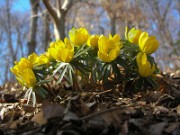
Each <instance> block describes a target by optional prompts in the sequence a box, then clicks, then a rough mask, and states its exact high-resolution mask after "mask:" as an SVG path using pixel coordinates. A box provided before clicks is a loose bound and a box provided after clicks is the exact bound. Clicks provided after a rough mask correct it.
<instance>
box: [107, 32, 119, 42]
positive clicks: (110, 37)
mask: <svg viewBox="0 0 180 135" xmlns="http://www.w3.org/2000/svg"><path fill="white" fill-rule="evenodd" d="M109 39H110V40H113V41H114V42H115V43H118V42H120V35H118V34H115V35H114V36H112V35H111V34H109Z"/></svg>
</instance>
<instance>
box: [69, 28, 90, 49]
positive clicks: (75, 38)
mask: <svg viewBox="0 0 180 135" xmlns="http://www.w3.org/2000/svg"><path fill="white" fill-rule="evenodd" d="M69 38H70V40H71V42H72V43H73V44H74V45H75V46H82V45H84V44H86V42H87V40H88V38H89V33H88V31H87V29H85V28H79V29H76V28H72V29H71V30H70V31H69Z"/></svg>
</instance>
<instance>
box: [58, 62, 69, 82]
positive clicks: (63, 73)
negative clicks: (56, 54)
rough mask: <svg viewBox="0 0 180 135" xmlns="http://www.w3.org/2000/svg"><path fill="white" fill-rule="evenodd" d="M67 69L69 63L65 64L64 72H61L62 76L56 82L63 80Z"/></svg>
mask: <svg viewBox="0 0 180 135" xmlns="http://www.w3.org/2000/svg"><path fill="white" fill-rule="evenodd" d="M67 69H68V65H65V67H64V69H62V72H60V76H59V78H58V80H57V82H56V83H60V82H61V81H62V79H63V77H64V75H65V73H66V71H67Z"/></svg>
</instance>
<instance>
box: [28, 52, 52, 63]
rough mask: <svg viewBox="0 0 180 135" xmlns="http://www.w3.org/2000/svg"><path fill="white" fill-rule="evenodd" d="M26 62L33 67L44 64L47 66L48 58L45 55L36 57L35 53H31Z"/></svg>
mask: <svg viewBox="0 0 180 135" xmlns="http://www.w3.org/2000/svg"><path fill="white" fill-rule="evenodd" d="M28 60H29V61H30V62H31V63H32V64H33V66H39V65H44V64H49V62H50V61H49V58H48V56H46V54H41V55H40V56H38V55H37V54H36V53H32V54H30V55H29V56H28Z"/></svg>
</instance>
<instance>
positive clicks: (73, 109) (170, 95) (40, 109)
mask: <svg viewBox="0 0 180 135" xmlns="http://www.w3.org/2000/svg"><path fill="white" fill-rule="evenodd" d="M157 81H158V83H159V87H158V88H157V89H156V90H147V91H143V92H136V93H125V92H124V91H123V90H122V85H121V84H115V83H108V84H105V85H104V86H103V85H99V84H97V85H94V84H93V85H90V84H88V85H87V86H85V90H84V91H73V90H72V89H68V90H64V92H62V91H60V92H61V93H60V94H59V96H57V98H56V99H54V101H52V100H48V99H46V100H43V101H42V100H40V99H38V101H37V105H36V106H35V107H32V106H31V105H27V104H26V101H24V99H23V95H24V93H25V92H24V91H23V88H22V87H20V86H19V85H18V84H16V83H7V84H5V85H3V86H1V87H0V134H2V135H21V134H22V135H31V134H38V135H56V134H57V135H97V134H98V135H180V77H175V76H161V77H158V80H157ZM57 90H58V89H57ZM129 91H130V90H129ZM129 91H128V92H129Z"/></svg>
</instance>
